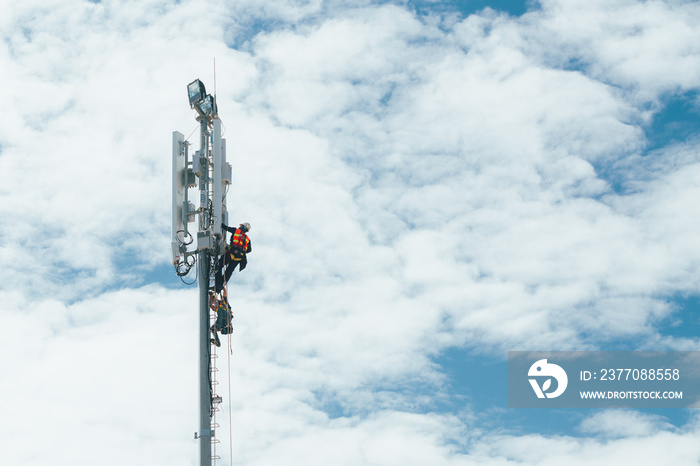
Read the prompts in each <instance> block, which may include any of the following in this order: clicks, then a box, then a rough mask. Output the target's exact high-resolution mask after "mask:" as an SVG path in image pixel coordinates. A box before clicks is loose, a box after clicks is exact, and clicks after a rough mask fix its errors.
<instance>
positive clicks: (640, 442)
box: [0, 0, 700, 464]
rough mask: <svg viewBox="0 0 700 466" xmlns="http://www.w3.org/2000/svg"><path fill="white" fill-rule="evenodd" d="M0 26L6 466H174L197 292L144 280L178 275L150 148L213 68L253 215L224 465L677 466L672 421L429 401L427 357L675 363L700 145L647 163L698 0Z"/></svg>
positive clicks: (349, 8) (175, 14) (219, 12)
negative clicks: (653, 358)
mask: <svg viewBox="0 0 700 466" xmlns="http://www.w3.org/2000/svg"><path fill="white" fill-rule="evenodd" d="M2 12H3V15H0V17H1V19H0V34H1V35H2V37H3V39H4V40H3V42H2V45H1V46H0V68H1V69H2V70H3V83H4V84H5V85H3V86H1V87H2V89H0V100H1V101H2V102H3V104H4V111H3V117H2V121H3V124H2V125H0V173H3V174H5V175H6V176H5V177H4V182H3V184H2V186H0V199H1V200H2V202H1V203H0V213H1V214H2V215H3V217H4V218H6V219H8V221H6V222H3V223H2V224H1V225H0V238H2V240H3V241H2V243H1V245H0V263H2V264H3V266H4V267H3V268H2V270H1V271H0V283H2V285H0V303H2V304H1V310H2V312H0V319H2V321H3V322H2V323H3V325H2V326H0V328H2V329H3V333H4V335H5V336H4V338H3V339H2V340H3V345H4V346H3V347H4V349H5V350H4V351H3V352H2V354H6V355H13V354H16V353H23V352H24V354H26V357H25V360H24V361H22V362H20V361H18V360H17V359H16V358H14V357H10V356H8V357H4V358H3V359H2V362H1V363H0V364H2V368H3V374H7V377H6V378H3V380H2V382H1V383H2V388H3V389H2V390H0V391H1V392H2V393H3V398H2V401H3V403H5V404H7V408H8V411H7V412H8V413H10V416H9V418H10V419H16V420H20V419H21V423H20V427H21V428H18V425H17V424H14V423H4V424H3V425H2V426H1V427H2V429H3V430H4V432H5V435H4V440H3V441H4V442H7V443H6V445H7V446H8V449H5V448H3V451H9V452H10V453H9V454H10V455H11V456H10V457H11V458H19V457H21V455H22V452H23V451H24V449H25V448H28V446H29V445H30V442H31V437H30V432H31V431H32V424H34V423H40V425H41V427H40V429H39V430H38V431H39V432H40V434H41V435H40V436H41V437H42V438H45V439H49V438H51V439H53V440H50V441H49V443H48V444H47V448H46V453H42V452H39V453H35V454H34V456H33V457H32V459H31V460H30V461H34V463H35V464H42V463H44V462H45V461H46V458H48V457H52V458H56V461H58V462H59V463H61V464H73V463H74V462H75V461H77V458H79V453H80V450H78V449H72V448H66V447H65V443H66V442H68V441H69V440H68V437H66V436H67V435H68V434H70V433H71V432H84V431H85V426H91V427H92V429H91V430H90V434H89V435H90V436H89V438H88V440H90V443H92V444H93V445H95V446H96V447H95V448H100V449H102V450H107V451H115V452H116V451H119V450H121V449H123V448H125V445H131V446H132V447H133V446H134V445H135V444H137V445H138V447H134V449H133V450H132V451H135V452H137V453H138V454H139V455H138V456H139V457H148V458H152V461H153V462H157V461H159V460H158V459H157V458H156V452H157V451H168V455H171V456H168V459H167V462H168V464H188V462H191V461H192V460H191V458H192V456H193V455H192V451H193V449H194V448H195V445H190V444H187V443H185V438H187V439H189V438H190V431H192V430H193V429H194V423H195V419H196V416H195V415H194V413H192V412H191V411H190V410H189V406H192V407H193V408H194V405H193V403H191V400H194V398H195V394H194V393H193V392H194V390H195V384H194V383H190V382H193V381H194V377H195V370H194V364H195V362H194V361H195V360H196V359H195V356H194V352H195V351H196V348H195V346H196V342H195V341H194V340H193V338H194V328H195V327H196V322H195V316H194V312H195V311H194V309H196V303H195V302H194V300H196V296H195V295H196V293H195V292H194V290H191V289H189V290H188V289H185V290H174V289H172V288H170V287H168V286H166V285H165V284H164V281H165V280H163V279H161V280H160V282H161V283H160V284H158V283H151V284H149V285H147V286H145V287H139V286H137V285H135V284H134V282H135V280H136V279H137V278H138V277H140V276H141V277H142V276H143V275H144V273H146V272H148V271H153V270H154V269H155V270H160V269H161V267H162V266H164V265H166V264H167V263H168V261H169V257H168V254H169V239H168V236H169V231H168V230H169V228H168V226H169V215H170V212H169V208H170V202H169V194H170V192H169V191H170V157H169V154H170V134H171V132H172V131H173V130H178V131H180V132H182V133H184V134H185V135H186V136H187V135H189V134H190V133H191V132H192V131H194V130H196V127H197V123H196V122H195V121H194V119H193V118H192V116H193V115H192V112H190V111H189V109H187V107H186V100H185V97H184V95H185V85H186V84H187V83H188V82H190V81H191V80H192V79H194V78H195V77H199V78H202V79H203V80H204V81H205V82H206V83H207V86H208V88H209V90H213V80H212V79H211V77H212V75H213V59H214V57H215V58H216V69H217V76H216V78H217V89H216V91H217V98H218V102H219V109H220V113H221V116H222V119H223V122H224V126H225V135H224V136H225V137H226V138H227V142H228V145H227V149H228V158H229V160H230V161H231V162H232V164H233V171H234V175H233V176H234V184H233V186H232V189H231V191H230V192H229V195H228V206H229V210H230V215H231V219H232V222H231V223H235V222H238V221H240V222H242V221H249V222H250V223H251V224H252V225H253V231H252V234H251V236H252V240H253V251H254V252H253V254H252V255H251V260H250V265H249V268H248V269H246V271H245V272H244V273H242V274H238V273H236V274H235V275H234V278H233V279H232V282H231V293H230V294H231V297H232V302H233V305H234V312H235V315H236V320H235V324H236V334H235V336H234V337H233V339H232V344H233V349H234V354H233V359H232V364H233V370H232V374H231V376H232V389H233V395H234V396H233V398H232V400H233V401H232V403H231V405H229V404H228V401H227V402H226V403H225V404H224V408H225V409H224V411H223V412H222V413H221V415H224V413H225V410H226V409H227V408H228V407H229V406H231V408H233V412H234V413H235V417H236V419H237V421H236V422H235V423H234V438H235V439H236V440H235V442H236V443H235V445H234V451H235V456H237V457H240V458H243V459H244V460H245V461H244V463H246V464H272V463H279V462H280V458H284V459H285V463H286V464H294V463H298V464H315V463H318V464H328V462H336V463H337V462H339V461H340V460H338V458H344V459H343V460H342V461H345V462H346V463H347V464H364V463H367V464H406V463H411V462H415V463H420V464H513V463H515V464H550V463H551V464H554V462H555V461H558V462H560V461H564V462H566V463H567V464H577V462H578V463H581V464H584V463H590V462H596V463H601V464H605V463H606V462H607V464H619V461H620V458H626V460H629V458H637V459H638V462H639V463H640V464H642V463H644V462H645V461H648V462H649V464H652V463H653V461H652V459H655V460H659V461H661V460H660V459H659V457H656V456H655V455H656V454H657V453H652V452H651V449H650V448H651V446H655V447H656V448H658V447H659V445H664V444H666V445H668V444H673V445H676V446H677V447H678V448H676V449H674V450H673V451H672V454H673V455H674V456H673V462H674V464H694V463H693V462H694V461H695V460H696V459H697V455H698V452H697V449H696V447H695V443H697V442H693V441H692V440H693V438H696V435H697V429H696V427H694V424H692V423H690V424H689V425H688V426H687V428H686V430H683V431H675V430H673V429H669V428H668V426H665V425H664V421H663V420H661V419H657V418H650V417H646V416H644V415H641V414H631V415H620V414H617V413H603V414H600V415H595V416H592V417H590V418H588V419H586V420H584V421H583V423H582V424H581V428H580V431H579V432H580V434H581V435H582V437H572V436H561V437H554V438H550V437H546V436H542V435H535V434H532V435H522V436H517V435H503V434H501V433H498V432H493V431H489V430H486V429H481V428H480V427H479V426H478V425H477V424H476V421H474V418H471V417H468V416H465V415H464V413H449V414H437V413H430V412H429V411H430V408H429V406H430V404H431V399H433V398H434V397H449V396H450V394H449V393H448V388H447V383H446V376H445V375H444V370H443V368H441V367H440V366H439V365H437V364H435V362H434V360H435V357H436V356H437V355H439V354H441V352H443V351H445V350H446V349H448V348H453V347H461V348H465V349H466V350H467V351H475V352H483V353H487V354H490V355H496V356H498V355H501V354H503V351H504V350H508V349H534V348H549V349H589V348H600V347H606V346H613V347H614V346H615V345H618V344H622V345H628V344H629V341H630V340H633V341H636V342H637V343H634V347H635V348H645V349H666V348H680V347H682V348H684V349H696V348H697V340H696V339H681V338H674V337H673V336H672V335H671V336H667V335H660V334H659V332H658V330H657V326H658V324H659V323H660V322H663V321H664V319H667V318H668V317H669V316H671V315H672V314H673V313H674V312H675V313H676V314H677V313H678V311H677V310H676V306H674V304H673V299H674V297H675V296H677V295H686V296H687V295H693V294H697V292H698V281H697V278H696V276H697V271H698V264H699V262H700V256H699V255H698V252H697V248H694V245H695V244H697V242H698V241H697V240H698V239H699V238H698V237H697V236H698V235H697V232H698V231H700V229H699V228H698V226H699V225H697V222H698V221H697V218H698V216H697V215H693V213H694V212H695V211H696V210H697V208H696V207H695V204H696V203H695V199H697V195H698V193H697V183H696V179H697V176H698V173H697V172H698V166H699V165H698V159H697V148H698V141H697V139H693V138H689V139H688V140H687V141H684V142H680V143H677V144H673V145H670V144H669V145H665V146H664V147H661V148H658V149H656V150H655V151H654V152H652V153H649V152H646V150H645V147H646V144H647V141H646V139H645V131H646V130H647V128H648V127H649V123H650V122H651V121H653V118H654V117H655V115H656V112H658V110H659V109H660V108H661V107H662V106H663V103H664V99H665V98H666V97H667V96H668V95H669V94H674V93H683V92H686V91H692V90H696V89H697V87H698V81H697V79H698V76H700V74H699V73H697V68H698V67H699V66H700V58H698V57H699V54H698V53H697V50H696V48H694V47H696V46H695V45H693V44H697V43H698V41H697V40H695V39H696V37H695V36H696V35H697V30H696V29H697V28H694V27H692V25H694V24H695V23H697V19H698V16H699V15H700V10H698V6H697V4H695V3H694V2H683V1H667V2H634V1H627V0H624V1H623V0H620V1H615V2H590V1H588V2H571V1H567V2H560V1H554V0H551V1H550V0H547V1H541V2H540V3H539V6H538V7H537V8H532V9H530V10H529V11H528V12H527V13H526V14H524V15H522V16H520V17H514V16H510V15H507V14H502V13H499V12H498V11H495V10H492V9H486V10H483V11H480V12H478V13H476V14H472V15H470V16H467V17H459V16H455V15H441V14H440V12H438V11H437V10H436V12H435V13H434V14H433V15H431V16H425V15H419V14H417V13H416V12H415V11H411V10H410V9H409V8H408V7H406V6H405V5H403V4H398V3H397V4H371V3H369V2H355V3H353V4H352V5H342V4H340V3H337V2H289V1H277V2H262V3H261V2H255V1H250V2H236V3H235V4H227V3H226V2H223V3H222V2H217V3H216V4H214V3H213V2H203V1H185V2H180V3H172V2H165V1H156V0H154V1H149V2H128V1H125V2H120V1H105V2H98V3H96V4H93V3H90V2H83V1H78V0H74V1H71V2H54V3H46V2H32V1H28V2H22V3H21V4H13V5H12V6H7V7H4V8H3V10H2ZM227 44H228V45H233V46H234V47H235V48H232V47H229V46H227ZM195 139H196V138H195ZM675 317H676V318H678V315H676V316H675ZM27 335H32V337H30V339H32V341H33V344H32V346H31V348H30V349H29V350H25V349H24V348H26V336H27ZM650 345H656V346H658V347H657V348H650V347H649V346H650ZM25 351H26V352H25ZM225 354H226V353H225V352H224V353H223V355H225ZM219 362H220V363H223V357H222V358H220V359H219ZM47 379H50V380H51V381H52V383H51V390H47V389H46V380H47ZM17 380H22V381H24V382H23V383H22V384H19V383H17ZM226 385H227V384H222V388H223V387H225V386H226ZM34 400H36V402H35V403H33V402H32V401H34ZM15 401H17V402H15ZM8 402H9V403H8ZM27 406H30V408H28V409H29V413H30V416H26V415H25V413H26V410H27V408H26V407H27ZM184 406H188V407H187V408H184ZM471 409H484V408H483V407H478V406H477V407H471ZM333 413H335V414H333ZM224 417H225V416H224ZM151 422H153V423H155V424H157V426H158V427H152V426H151V424H150V423H151ZM189 425H192V427H188V426H189ZM596 426H597V427H596ZM470 432H471V433H470ZM181 434H184V437H179V435H181ZM144 437H148V438H150V439H152V440H153V441H152V442H145V441H143V438H144ZM319 445H323V447H319ZM132 447H129V448H132ZM666 450H667V449H663V451H666ZM338 451H342V452H343V453H342V454H339V453H336V452H338ZM543 452H544V453H543ZM222 454H224V455H226V453H222ZM160 460H163V461H164V462H165V459H164V458H163V457H161V458H160ZM108 461H113V462H114V463H115V464H116V463H120V464H123V463H124V462H129V461H130V460H129V459H128V458H127V457H126V456H118V455H117V456H114V458H112V459H109V460H108ZM615 461H618V462H617V463H615ZM178 462H179V463H178ZM661 462H663V461H661ZM655 464H658V463H655Z"/></svg>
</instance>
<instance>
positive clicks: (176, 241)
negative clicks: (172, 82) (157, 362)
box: [172, 79, 231, 466]
mask: <svg viewBox="0 0 700 466" xmlns="http://www.w3.org/2000/svg"><path fill="white" fill-rule="evenodd" d="M187 94H188V97H189V102H190V107H191V108H193V109H194V110H196V111H197V116H196V120H197V121H198V122H199V136H200V138H199V150H197V151H196V152H195V153H194V154H192V155H190V152H191V151H190V145H191V144H190V143H189V142H188V141H186V140H185V137H184V136H183V135H182V133H179V132H177V131H174V132H173V140H172V144H173V153H172V158H173V179H172V257H173V265H174V266H175V272H176V273H177V275H178V276H180V278H184V277H185V276H187V275H188V274H189V273H190V271H191V270H192V268H193V267H195V266H196V270H197V280H198V281H199V430H198V431H197V432H195V438H196V439H198V440H199V444H200V465H201V466H205V465H206V466H210V465H211V464H212V461H213V460H214V459H218V456H216V450H215V445H216V444H217V443H219V441H218V439H217V438H216V427H218V424H216V418H215V414H216V412H217V411H218V410H219V408H218V405H219V403H221V401H222V398H221V396H219V395H217V394H216V393H215V388H216V386H217V385H218V382H217V381H216V377H215V375H216V372H217V368H216V364H215V362H216V359H217V355H216V354H215V352H214V351H212V349H213V348H212V345H211V343H210V334H209V331H210V330H209V326H210V319H211V316H210V309H209V290H210V289H212V288H213V286H212V283H213V272H214V270H215V268H216V259H217V257H218V256H219V254H221V253H222V252H223V250H224V248H225V246H226V245H225V244H224V241H223V235H222V231H221V224H222V223H225V224H228V218H227V217H228V212H227V210H226V191H227V189H228V186H229V185H230V184H231V165H230V164H229V163H227V162H226V140H225V139H222V138H221V120H220V119H219V116H218V110H217V106H216V98H215V97H213V96H212V95H211V94H207V92H206V89H205V87H204V84H203V83H202V82H201V81H200V80H199V79H196V80H194V81H193V82H191V83H190V84H188V86H187ZM197 185H199V207H195V205H194V203H193V202H192V201H191V200H190V199H189V194H188V191H189V189H190V188H196V187H197ZM191 224H194V225H191ZM195 225H196V227H195ZM195 228H196V244H195V236H194V233H195V232H194V231H193V230H195ZM191 245H194V247H190V246H191ZM183 281H184V280H183Z"/></svg>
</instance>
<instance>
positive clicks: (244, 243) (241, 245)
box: [231, 228, 250, 260]
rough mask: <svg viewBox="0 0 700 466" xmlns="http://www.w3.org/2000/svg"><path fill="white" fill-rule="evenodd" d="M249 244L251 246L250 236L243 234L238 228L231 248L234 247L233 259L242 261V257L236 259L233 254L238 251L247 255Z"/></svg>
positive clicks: (232, 239)
mask: <svg viewBox="0 0 700 466" xmlns="http://www.w3.org/2000/svg"><path fill="white" fill-rule="evenodd" d="M248 244H250V239H249V238H248V236H247V235H246V234H245V233H243V232H242V231H241V229H240V228H236V231H235V232H234V233H233V238H231V246H233V251H231V252H232V254H231V259H233V260H241V259H242V257H240V256H239V257H234V255H233V252H234V251H236V249H238V250H240V252H241V253H243V254H245V252H246V251H248ZM236 252H237V251H236Z"/></svg>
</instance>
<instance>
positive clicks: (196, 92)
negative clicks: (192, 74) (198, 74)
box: [187, 79, 207, 107]
mask: <svg viewBox="0 0 700 466" xmlns="http://www.w3.org/2000/svg"><path fill="white" fill-rule="evenodd" d="M206 94H207V91H206V90H205V89H204V83H203V82H202V81H200V80H199V79H195V80H194V81H192V82H191V83H189V84H188V85H187V95H188V96H189V98H190V107H192V106H194V105H195V104H197V103H198V102H201V101H202V100H204V96H205V95H206Z"/></svg>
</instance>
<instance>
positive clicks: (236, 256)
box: [214, 223, 252, 293]
mask: <svg viewBox="0 0 700 466" xmlns="http://www.w3.org/2000/svg"><path fill="white" fill-rule="evenodd" d="M221 229H222V230H226V231H228V232H230V233H233V236H231V243H230V244H229V245H228V247H227V248H226V251H224V254H223V255H222V256H221V258H220V259H219V262H218V264H217V267H216V273H215V275H214V284H215V287H216V292H217V293H220V292H221V290H222V289H223V288H224V284H226V283H228V280H229V278H231V274H232V273H233V271H234V270H235V269H236V267H237V266H238V270H241V271H242V270H243V269H245V268H246V265H248V258H247V257H246V256H247V254H248V253H249V252H250V251H251V249H252V248H251V246H250V238H248V235H247V234H246V233H248V232H249V231H250V223H241V224H240V225H239V226H238V228H232V227H228V226H226V225H225V224H223V223H222V224H221Z"/></svg>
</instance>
